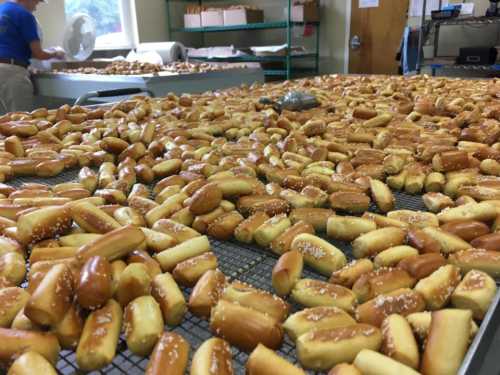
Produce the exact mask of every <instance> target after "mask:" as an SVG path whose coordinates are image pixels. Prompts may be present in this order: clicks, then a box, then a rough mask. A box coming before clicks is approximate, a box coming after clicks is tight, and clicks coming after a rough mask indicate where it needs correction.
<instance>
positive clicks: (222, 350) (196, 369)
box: [190, 337, 234, 375]
mask: <svg viewBox="0 0 500 375" xmlns="http://www.w3.org/2000/svg"><path fill="white" fill-rule="evenodd" d="M214 371H215V372H216V373H217V375H219V374H220V375H234V370H233V363H232V352H231V347H230V346H229V344H228V343H227V342H226V341H224V340H222V339H220V338H217V337H212V338H210V339H208V340H207V341H205V342H204V343H203V344H201V345H200V347H199V348H198V350H196V352H195V353H194V355H193V360H192V362H191V372H190V375H212V374H213V373H214Z"/></svg>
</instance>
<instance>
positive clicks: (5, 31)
mask: <svg viewBox="0 0 500 375" xmlns="http://www.w3.org/2000/svg"><path fill="white" fill-rule="evenodd" d="M41 2H45V0H10V1H6V2H4V3H2V4H0V112H1V111H2V110H3V111H7V112H14V111H30V110H32V109H33V84H32V83H31V80H30V76H29V72H28V69H27V68H28V66H29V64H30V59H31V58H36V59H39V60H49V59H52V58H63V57H64V54H63V53H61V52H48V51H45V50H44V49H42V46H41V43H40V36H39V34H38V28H37V21H36V19H35V16H34V15H33V12H34V11H35V9H36V8H37V6H38V4H39V3H41Z"/></svg>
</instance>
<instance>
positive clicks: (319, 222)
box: [289, 208, 335, 232]
mask: <svg viewBox="0 0 500 375" xmlns="http://www.w3.org/2000/svg"><path fill="white" fill-rule="evenodd" d="M334 214H335V212H334V211H333V210H330V209H328V208H295V209H293V210H292V211H291V212H290V216H289V217H290V220H291V221H292V223H294V224H295V223H296V222H298V221H303V222H305V223H308V224H310V225H312V226H313V227H314V230H315V231H316V232H325V231H326V227H327V222H328V218H329V217H330V216H332V215H334Z"/></svg>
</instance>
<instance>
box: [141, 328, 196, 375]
mask: <svg viewBox="0 0 500 375" xmlns="http://www.w3.org/2000/svg"><path fill="white" fill-rule="evenodd" d="M188 359H189V343H188V342H187V341H186V340H185V339H184V338H183V337H182V336H181V335H179V334H177V333H175V332H164V333H163V334H162V335H161V337H160V338H159V339H158V342H157V343H156V345H155V347H154V349H153V353H152V354H151V357H150V359H149V362H148V366H147V367H146V372H145V374H146V375H162V374H167V373H168V374H169V375H184V373H185V371H186V368H187V365H188Z"/></svg>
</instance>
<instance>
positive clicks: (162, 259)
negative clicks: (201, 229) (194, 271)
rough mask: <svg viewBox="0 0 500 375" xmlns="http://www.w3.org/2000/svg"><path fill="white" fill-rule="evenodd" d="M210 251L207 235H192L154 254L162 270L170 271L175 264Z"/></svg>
mask: <svg viewBox="0 0 500 375" xmlns="http://www.w3.org/2000/svg"><path fill="white" fill-rule="evenodd" d="M209 251H210V242H209V241H208V237H207V236H199V237H194V238H191V239H189V240H186V241H184V242H181V243H180V244H178V245H176V246H174V247H172V248H170V249H167V250H164V251H162V252H161V253H158V254H156V255H155V258H156V260H157V261H158V262H159V263H160V266H161V268H162V270H164V271H172V270H173V269H174V268H175V266H176V265H177V264H179V263H181V262H183V261H185V260H188V259H190V258H193V257H196V256H198V255H201V254H204V253H207V252H209Z"/></svg>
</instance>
